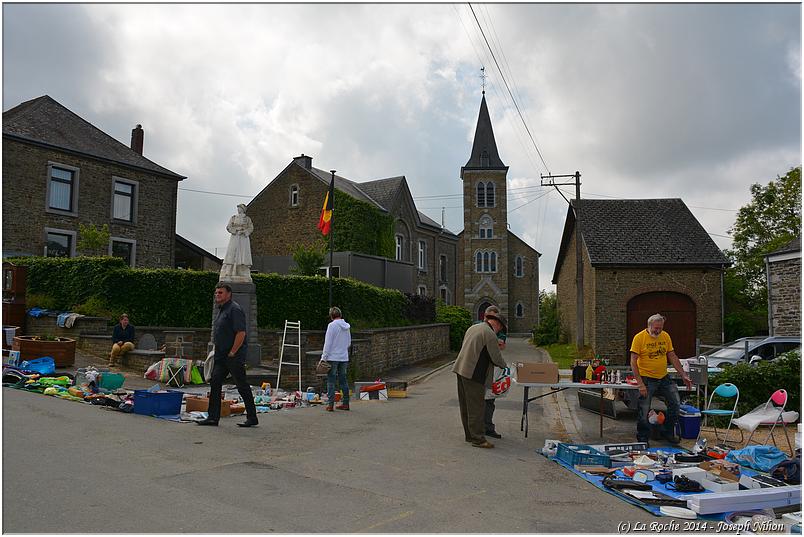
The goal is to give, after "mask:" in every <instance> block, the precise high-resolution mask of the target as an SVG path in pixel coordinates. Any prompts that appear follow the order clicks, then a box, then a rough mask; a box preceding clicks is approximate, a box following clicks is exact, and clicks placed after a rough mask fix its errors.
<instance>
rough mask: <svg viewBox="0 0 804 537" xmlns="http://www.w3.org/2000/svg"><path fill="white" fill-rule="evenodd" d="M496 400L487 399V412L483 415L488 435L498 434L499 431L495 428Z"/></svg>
mask: <svg viewBox="0 0 804 537" xmlns="http://www.w3.org/2000/svg"><path fill="white" fill-rule="evenodd" d="M495 401H496V400H495V399H486V412H484V414H483V423H484V425H485V426H486V432H487V433H496V432H497V429H496V428H495V427H494V421H492V420H493V419H494V402H495Z"/></svg>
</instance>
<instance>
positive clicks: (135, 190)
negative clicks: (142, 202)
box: [111, 175, 140, 224]
mask: <svg viewBox="0 0 804 537" xmlns="http://www.w3.org/2000/svg"><path fill="white" fill-rule="evenodd" d="M117 183H124V184H127V185H131V220H125V219H124V218H116V217H115V215H114V198H115V190H116V188H115V186H116V184H117ZM139 197H140V183H139V181H134V180H132V179H126V178H125V177H117V176H115V175H113V176H112V210H111V218H112V221H113V222H114V223H116V224H136V223H137V207H138V206H139V203H138V202H139Z"/></svg>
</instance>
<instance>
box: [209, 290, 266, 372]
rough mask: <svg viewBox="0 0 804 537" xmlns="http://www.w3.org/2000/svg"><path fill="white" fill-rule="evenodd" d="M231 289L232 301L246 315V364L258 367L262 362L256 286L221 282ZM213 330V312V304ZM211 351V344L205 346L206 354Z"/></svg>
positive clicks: (213, 314)
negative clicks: (238, 305)
mask: <svg viewBox="0 0 804 537" xmlns="http://www.w3.org/2000/svg"><path fill="white" fill-rule="evenodd" d="M221 283H226V284H228V285H229V287H231V288H232V300H234V301H235V302H237V303H238V304H240V307H241V308H243V311H244V312H245V314H246V341H247V342H248V354H247V355H246V364H247V365H250V366H258V365H260V362H261V361H262V346H261V345H260V342H259V338H258V335H259V333H258V330H257V286H256V285H255V284H254V282H248V283H245V282H231V281H225V280H221ZM212 316H213V330H214V319H215V310H214V302H213V310H212ZM211 350H212V342H211V341H210V342H209V344H208V345H207V352H209V351H211Z"/></svg>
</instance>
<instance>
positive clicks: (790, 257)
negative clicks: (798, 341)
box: [765, 237, 801, 337]
mask: <svg viewBox="0 0 804 537" xmlns="http://www.w3.org/2000/svg"><path fill="white" fill-rule="evenodd" d="M765 273H766V276H767V280H768V331H769V333H770V335H771V336H798V337H801V237H796V238H795V239H793V240H792V241H790V242H788V243H787V244H785V245H784V246H782V247H781V248H779V249H777V250H774V251H773V252H771V253H769V254H768V255H766V256H765Z"/></svg>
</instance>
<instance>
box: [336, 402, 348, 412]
mask: <svg viewBox="0 0 804 537" xmlns="http://www.w3.org/2000/svg"><path fill="white" fill-rule="evenodd" d="M335 408H337V409H338V410H349V403H344V404H342V405H338V406H336V407H335Z"/></svg>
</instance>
